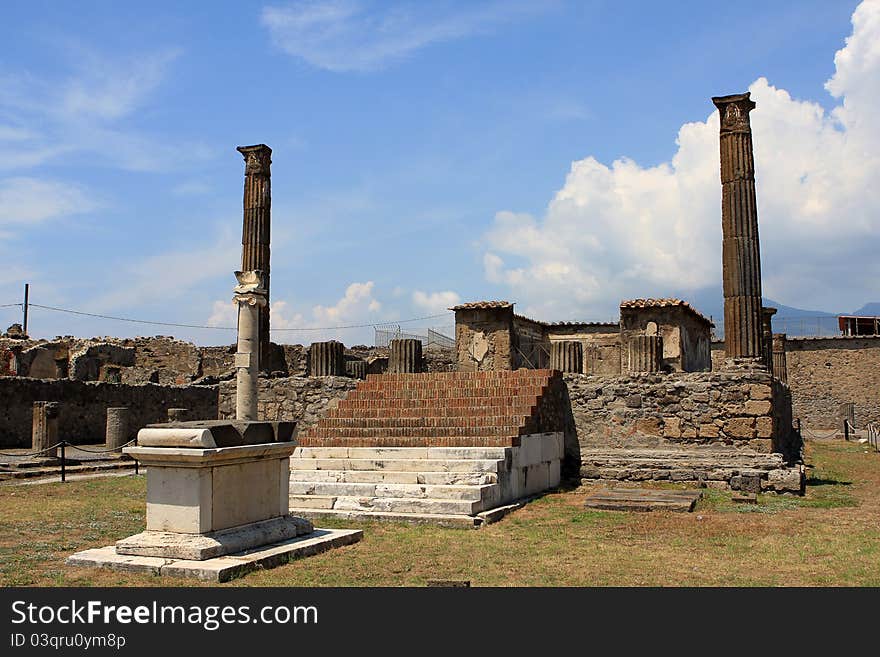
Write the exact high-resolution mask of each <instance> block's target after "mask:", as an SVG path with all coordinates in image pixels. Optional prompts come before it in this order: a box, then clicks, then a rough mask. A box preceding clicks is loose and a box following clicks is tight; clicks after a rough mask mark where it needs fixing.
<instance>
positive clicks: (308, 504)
mask: <svg viewBox="0 0 880 657" xmlns="http://www.w3.org/2000/svg"><path fill="white" fill-rule="evenodd" d="M300 508H302V509H310V510H313V511H317V510H321V509H324V510H329V509H333V510H340V511H381V512H386V513H437V514H443V515H447V514H456V515H468V516H471V515H474V514H475V513H479V512H480V511H482V510H483V502H479V501H472V500H444V499H434V498H426V499H418V498H410V497H402V498H400V497H351V496H345V495H291V496H290V512H291V514H292V515H296V511H297V509H300Z"/></svg>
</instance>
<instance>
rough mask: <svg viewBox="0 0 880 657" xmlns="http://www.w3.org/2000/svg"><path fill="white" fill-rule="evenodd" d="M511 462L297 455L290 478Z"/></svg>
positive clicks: (482, 469)
mask: <svg viewBox="0 0 880 657" xmlns="http://www.w3.org/2000/svg"><path fill="white" fill-rule="evenodd" d="M507 469H508V464H507V462H506V461H505V460H503V459H456V458H365V459H359V458H293V459H290V478H291V479H292V480H294V481H295V480H296V478H297V476H298V475H297V472H298V471H300V470H331V471H334V472H335V471H338V470H345V471H346V472H350V471H363V472H370V471H379V472H415V473H433V474H437V473H453V472H454V473H464V472H469V473H475V472H476V473H503V472H506V471H507Z"/></svg>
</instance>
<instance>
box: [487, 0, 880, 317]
mask: <svg viewBox="0 0 880 657" xmlns="http://www.w3.org/2000/svg"><path fill="white" fill-rule="evenodd" d="M853 30H854V31H853V35H852V36H851V37H850V38H849V39H848V40H847V44H846V47H845V48H843V49H842V50H840V51H839V52H838V53H837V55H836V57H835V64H836V72H835V74H834V76H833V77H832V78H831V80H829V81H828V84H827V88H828V89H829V91H830V92H832V93H833V94H834V95H835V96H836V97H838V98H840V99H841V100H842V104H841V105H839V106H838V107H837V108H835V109H834V111H833V112H831V113H830V114H829V113H826V112H825V111H824V110H823V109H822V107H821V106H820V105H819V104H818V103H815V102H811V101H807V100H798V99H794V98H792V97H791V95H790V94H789V93H788V92H787V91H785V90H784V89H781V88H778V87H776V86H773V85H771V84H770V83H769V82H768V81H767V80H766V79H765V78H759V79H757V80H756V81H755V82H754V83H752V85H751V86H750V87H749V91H751V93H752V99H753V100H755V101H756V103H757V108H756V110H755V111H753V112H752V114H751V117H752V128H753V133H754V149H755V162H756V176H757V183H756V184H757V194H758V217H759V223H760V230H761V233H760V236H761V250H762V261H763V276H764V279H763V280H764V294H765V296H768V297H771V298H774V299H777V300H779V301H782V302H784V303H787V304H789V305H799V306H801V307H805V306H806V307H822V306H825V307H828V308H830V309H838V308H841V307H842V308H847V307H849V306H853V307H855V306H856V305H861V303H863V302H864V301H867V300H872V299H873V298H876V296H877V290H876V283H875V282H876V280H877V277H878V275H880V262H878V261H877V258H876V253H877V250H878V248H880V240H878V237H877V236H878V234H880V186H878V185H877V184H876V181H875V180H874V178H875V177H876V172H877V171H880V127H878V124H877V122H876V119H875V117H874V108H875V107H876V106H877V105H878V103H880V45H878V44H880V0H869V1H867V2H864V3H863V4H862V5H860V6H859V8H858V9H857V10H856V12H855V14H854V16H853ZM717 91H718V92H719V93H729V92H735V91H737V90H725V89H721V90H717ZM707 95H708V94H707ZM708 104H709V99H708V98H707V105H708ZM677 144H678V150H677V152H676V153H675V155H674V156H673V157H672V159H671V160H670V161H669V162H664V163H662V164H659V165H657V166H654V167H643V166H641V165H640V164H638V163H636V162H634V161H632V160H630V159H628V158H620V159H618V160H615V161H614V162H613V163H611V165H610V166H609V165H605V164H603V163H601V162H599V161H597V160H596V159H595V158H593V157H586V158H584V159H582V160H579V161H576V162H574V163H572V166H571V170H570V172H569V174H568V176H567V178H566V180H565V183H564V185H563V187H562V188H561V189H560V190H559V191H558V192H557V193H556V194H555V196H554V197H553V199H552V200H551V202H550V203H549V205H548V207H547V210H546V212H545V214H544V216H543V217H541V218H535V217H532V216H529V215H525V214H516V213H513V212H506V211H505V212H499V213H497V214H496V216H495V220H494V222H493V224H492V226H491V228H490V229H489V230H488V232H487V233H486V235H485V251H484V259H483V265H484V272H485V275H486V278H487V279H488V280H489V281H490V282H493V283H499V284H502V285H506V286H508V287H509V288H510V290H511V291H512V293H513V295H514V296H515V297H516V300H517V301H519V302H520V304H521V306H520V307H519V310H520V311H521V312H525V313H527V314H532V315H535V316H538V317H543V318H546V319H568V318H572V317H589V316H609V315H611V314H613V311H614V309H615V308H616V305H617V304H618V303H619V301H620V300H621V299H623V298H627V297H634V296H657V295H665V294H669V293H673V292H674V293H686V292H688V291H694V290H697V289H700V288H705V287H708V286H716V285H719V286H720V280H721V227H720V206H721V183H720V178H719V172H718V149H719V141H718V116H717V112H712V113H711V114H709V116H708V118H707V119H706V120H705V121H697V122H694V123H688V124H685V125H683V126H682V127H681V129H680V130H679V133H678V139H677ZM854 272H856V273H855V275H853V273H854ZM841 304H842V306H841Z"/></svg>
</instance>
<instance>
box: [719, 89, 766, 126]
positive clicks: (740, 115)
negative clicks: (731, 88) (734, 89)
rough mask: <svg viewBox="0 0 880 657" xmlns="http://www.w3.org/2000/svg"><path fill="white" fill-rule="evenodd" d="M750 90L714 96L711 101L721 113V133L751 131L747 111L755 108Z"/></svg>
mask: <svg viewBox="0 0 880 657" xmlns="http://www.w3.org/2000/svg"><path fill="white" fill-rule="evenodd" d="M751 95H752V94H751V92H746V93H744V94H733V95H731V96H714V97H713V98H712V102H713V103H715V107H717V108H718V111H719V112H720V113H721V134H722V135H723V134H726V133H728V132H751V131H752V126H751V123H750V122H749V112H751V111H752V110H753V109H755V102H754V101H753V100H752V99H751V98H750V96H751Z"/></svg>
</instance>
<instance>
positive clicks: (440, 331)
mask: <svg viewBox="0 0 880 657" xmlns="http://www.w3.org/2000/svg"><path fill="white" fill-rule="evenodd" d="M450 335H455V327H454V326H435V327H433V328H411V329H407V330H406V331H403V330H402V329H401V328H400V327H399V326H396V325H389V326H377V327H376V337H375V340H374V344H375V345H376V346H377V347H387V346H389V345H390V344H391V341H392V340H421V341H422V346H423V347H427V346H429V345H438V346H440V347H449V348H452V347H455V338H451V337H449V336H450Z"/></svg>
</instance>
